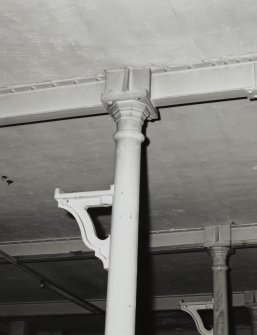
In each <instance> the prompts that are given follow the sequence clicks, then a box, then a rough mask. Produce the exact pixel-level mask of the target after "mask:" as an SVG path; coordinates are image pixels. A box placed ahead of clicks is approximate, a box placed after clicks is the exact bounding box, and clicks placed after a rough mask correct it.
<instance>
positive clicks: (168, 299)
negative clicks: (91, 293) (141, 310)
mask: <svg viewBox="0 0 257 335" xmlns="http://www.w3.org/2000/svg"><path fill="white" fill-rule="evenodd" d="M181 300H183V301H186V302H199V301H201V302H209V301H211V300H212V294H211V293H206V294H194V295H187V296H184V295H181V296H158V297H155V298H154V300H153V311H169V310H180V301H181ZM88 302H90V303H91V304H93V305H95V306H97V307H99V308H101V309H103V310H104V309H105V305H106V301H105V300H104V299H101V300H100V299H96V300H93V299H91V300H88ZM232 305H233V307H244V306H245V294H244V292H235V293H233V294H232ZM68 314H69V315H75V314H77V315H78V314H90V312H89V311H87V310H86V309H84V308H82V307H80V306H78V305H76V304H74V303H72V302H70V301H66V300H63V301H43V302H27V303H26V302H23V303H20V302H19V303H15V302H14V303H1V304H0V317H14V316H16V317H18V316H43V315H68Z"/></svg>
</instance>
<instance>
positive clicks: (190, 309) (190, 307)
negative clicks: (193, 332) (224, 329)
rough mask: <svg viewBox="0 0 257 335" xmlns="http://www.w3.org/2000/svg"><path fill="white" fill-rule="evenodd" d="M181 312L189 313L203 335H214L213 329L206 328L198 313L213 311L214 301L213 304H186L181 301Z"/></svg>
mask: <svg viewBox="0 0 257 335" xmlns="http://www.w3.org/2000/svg"><path fill="white" fill-rule="evenodd" d="M180 307H181V310H182V311H184V312H186V313H188V314H189V315H190V316H191V317H192V318H193V320H194V322H195V325H196V328H197V330H198V332H199V333H200V334H201V335H213V329H211V330H208V329H206V328H205V326H204V324H203V321H202V318H201V316H200V315H199V313H198V311H199V310H203V309H213V301H211V302H184V301H180Z"/></svg>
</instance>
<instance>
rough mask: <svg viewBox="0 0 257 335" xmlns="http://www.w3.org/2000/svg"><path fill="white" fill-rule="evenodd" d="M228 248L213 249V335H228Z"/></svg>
mask: <svg viewBox="0 0 257 335" xmlns="http://www.w3.org/2000/svg"><path fill="white" fill-rule="evenodd" d="M228 252H229V248H228V247H223V246H222V247H212V248H211V255H212V258H213V267H212V270H213V298H214V305H213V334H214V335H228V334H229V322H228V298H227V269H228V267H227V265H226V263H227V262H226V259H227V254H228Z"/></svg>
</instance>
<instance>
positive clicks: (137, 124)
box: [102, 69, 157, 335]
mask: <svg viewBox="0 0 257 335" xmlns="http://www.w3.org/2000/svg"><path fill="white" fill-rule="evenodd" d="M149 95H150V70H149V69H143V70H130V69H126V70H119V71H108V72H107V73H106V85H105V93H104V94H103V96H102V100H103V104H104V106H105V108H106V109H107V110H108V112H109V113H110V115H111V116H112V117H113V119H114V121H115V122H116V124H117V131H116V133H115V135H114V139H115V141H116V157H115V178H114V185H115V192H114V198H113V208H112V222H111V244H110V268H109V274H108V287H107V309H106V321H105V335H114V334H123V335H133V334H135V322H136V319H135V318H136V292H137V256H138V223H139V222H138V220H139V188H140V165H141V144H142V142H143V141H144V135H143V134H142V125H143V123H144V121H145V120H146V119H151V118H156V117H157V113H156V111H155V110H154V108H153V105H152V103H151V101H150V99H149Z"/></svg>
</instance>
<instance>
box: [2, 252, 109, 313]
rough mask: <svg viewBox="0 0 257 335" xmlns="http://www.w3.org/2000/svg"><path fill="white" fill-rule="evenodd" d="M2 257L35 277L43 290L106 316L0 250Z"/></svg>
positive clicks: (99, 309) (90, 304) (101, 311)
mask: <svg viewBox="0 0 257 335" xmlns="http://www.w3.org/2000/svg"><path fill="white" fill-rule="evenodd" d="M0 255H1V257H3V258H4V259H5V260H7V261H8V262H9V263H11V264H13V265H15V266H16V267H17V268H19V269H20V270H21V271H23V272H26V273H28V274H29V275H30V276H32V277H34V278H35V279H37V280H39V282H40V287H41V288H48V289H49V290H51V291H53V292H54V293H57V294H58V295H60V296H62V297H65V298H67V299H69V300H70V301H72V302H74V303H75V304H77V305H79V306H81V307H83V308H85V309H87V310H88V311H90V312H92V313H93V314H104V313H105V312H104V310H102V309H101V308H99V307H97V306H95V305H93V304H92V303H90V302H88V301H85V300H83V299H81V298H80V297H78V296H76V295H74V294H73V293H71V292H69V291H68V290H67V289H65V288H63V287H61V286H59V285H57V284H56V283H54V282H53V281H51V280H49V279H47V278H45V277H43V276H42V275H41V274H40V273H38V272H37V271H35V270H34V269H32V268H30V267H29V266H27V265H25V264H22V263H21V262H20V261H19V260H18V259H16V258H15V257H12V256H10V255H8V254H7V253H5V252H4V251H2V250H0Z"/></svg>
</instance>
